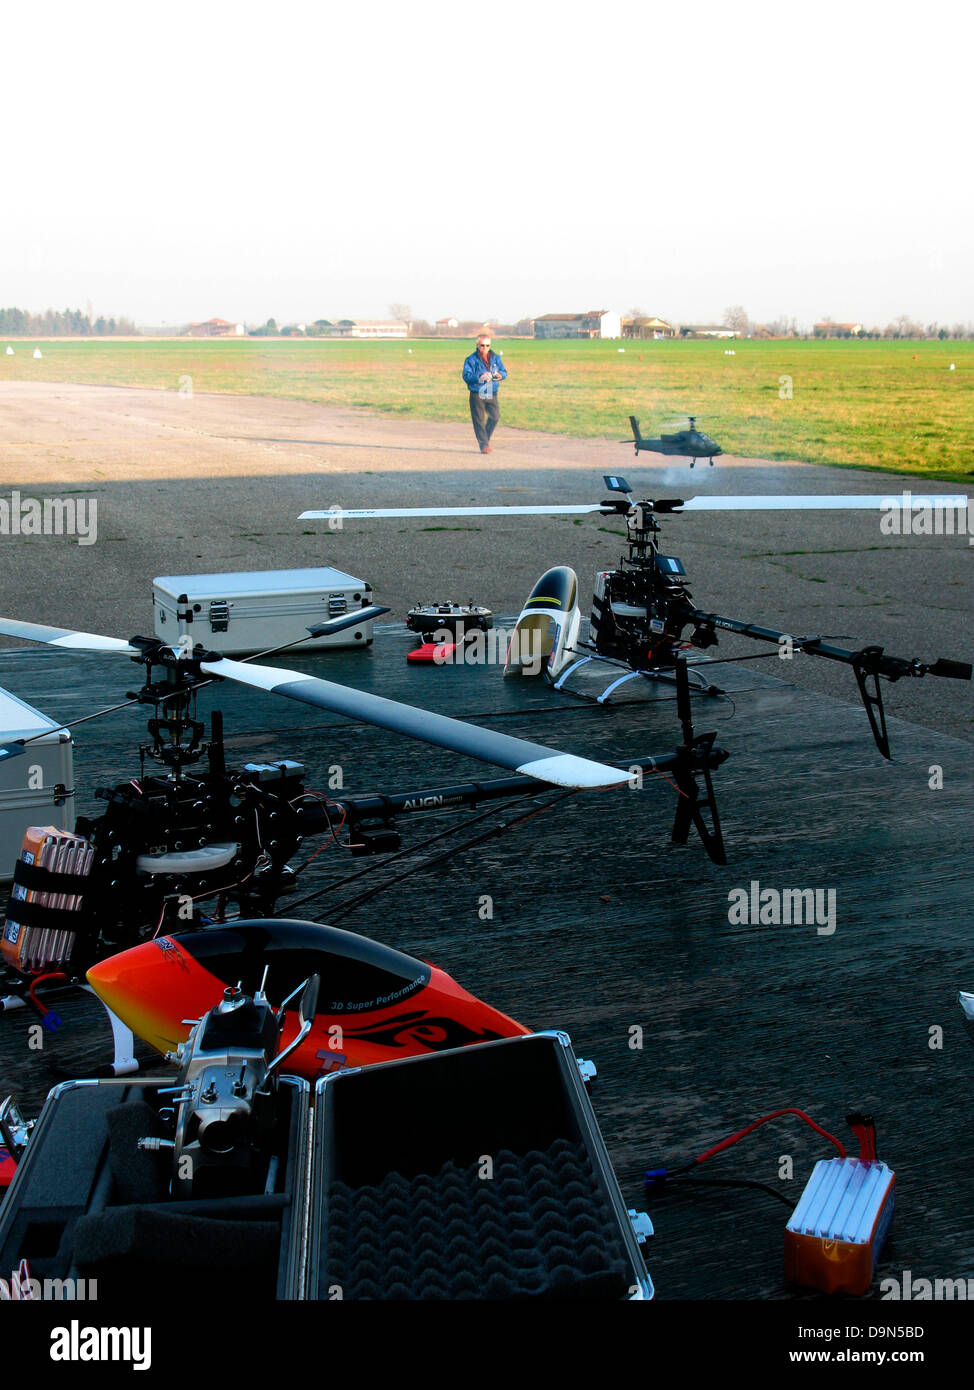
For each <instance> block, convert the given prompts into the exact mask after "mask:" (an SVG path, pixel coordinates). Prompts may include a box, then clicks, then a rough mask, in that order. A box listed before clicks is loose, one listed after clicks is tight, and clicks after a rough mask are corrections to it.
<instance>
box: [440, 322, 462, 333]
mask: <svg viewBox="0 0 974 1390" xmlns="http://www.w3.org/2000/svg"><path fill="white" fill-rule="evenodd" d="M459 327H460V320H459V319H437V320H436V331H437V333H455V332H456V331H457V329H458V328H459Z"/></svg>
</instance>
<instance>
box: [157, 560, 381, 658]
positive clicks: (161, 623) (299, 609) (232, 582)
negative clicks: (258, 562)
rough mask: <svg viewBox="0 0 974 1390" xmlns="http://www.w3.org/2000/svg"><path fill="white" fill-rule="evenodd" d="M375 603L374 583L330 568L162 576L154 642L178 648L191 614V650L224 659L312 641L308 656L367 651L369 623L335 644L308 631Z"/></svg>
mask: <svg viewBox="0 0 974 1390" xmlns="http://www.w3.org/2000/svg"><path fill="white" fill-rule="evenodd" d="M371 603H372V586H371V584H367V583H366V582H365V580H364V579H356V578H355V576H354V575H352V574H345V573H344V571H342V570H336V569H330V568H321V569H301V570H252V571H248V572H244V573H238V574H177V575H164V576H162V577H160V578H158V579H154V580H153V582H152V608H153V616H154V623H155V633H156V636H157V637H161V638H162V639H163V640H164V641H168V642H172V643H174V644H175V641H176V639H177V638H178V636H179V620H178V618H177V610H178V611H183V610H184V609H188V611H189V612H190V613H191V615H192V623H191V625H190V626H189V628H188V629H187V630H188V632H189V635H190V637H191V638H192V640H193V644H194V645H195V644H196V643H197V642H198V643H201V644H202V646H204V647H205V648H206V649H207V650H208V651H214V652H221V653H222V654H223V655H224V656H242V655H244V654H245V653H251V652H262V651H267V650H269V649H270V648H271V647H278V646H284V645H285V644H286V643H288V642H296V641H298V640H299V639H302V638H307V641H302V644H301V647H300V648H299V649H298V650H302V651H314V650H316V649H317V648H321V647H367V646H368V645H369V644H370V643H371V641H372V636H373V634H372V626H373V624H372V623H371V622H364V623H362V624H360V625H358V626H354V627H348V628H346V629H345V630H344V631H343V632H336V633H333V634H332V635H331V636H330V637H308V628H309V627H314V626H315V625H316V624H318V623H324V622H327V621H328V619H329V618H342V617H344V616H345V614H346V613H354V612H355V611H356V609H359V608H365V607H368V606H369V604H371Z"/></svg>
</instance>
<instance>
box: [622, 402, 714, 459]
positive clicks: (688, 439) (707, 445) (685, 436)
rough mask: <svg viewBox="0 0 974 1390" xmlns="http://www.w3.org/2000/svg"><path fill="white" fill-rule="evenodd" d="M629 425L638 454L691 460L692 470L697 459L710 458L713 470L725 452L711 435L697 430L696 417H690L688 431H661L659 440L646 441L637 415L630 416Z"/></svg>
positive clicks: (625, 442) (624, 441) (625, 441)
mask: <svg viewBox="0 0 974 1390" xmlns="http://www.w3.org/2000/svg"><path fill="white" fill-rule="evenodd" d="M629 423H630V425H631V426H632V435H633V439H634V441H635V445H636V453H637V454H639V453H641V452H646V453H650V454H667V455H669V456H671V457H675V458H686V459H689V460H690V467H691V468H692V467H693V465H694V464H695V463H696V461H697V459H706V458H709V460H710V466H711V468H713V466H714V459H715V458H719V457H720V455H721V454H722V453H723V452H724V451H723V449H722V448H721V447H720V445H719V444H718V443H716V442H715V441H714V440H713V439H711V437H710V435H709V434H704V433H703V431H702V430H698V429H697V420H696V416H694V415H690V416H689V417H688V421H687V428H686V429H681V430H676V431H675V432H674V433H673V434H663V433H662V431H660V437H659V439H644V438H643V436H642V434H640V432H639V421H638V420H637V419H636V417H635V415H630V416H629ZM622 442H623V443H624V444H628V442H629V441H628V440H623V441H622Z"/></svg>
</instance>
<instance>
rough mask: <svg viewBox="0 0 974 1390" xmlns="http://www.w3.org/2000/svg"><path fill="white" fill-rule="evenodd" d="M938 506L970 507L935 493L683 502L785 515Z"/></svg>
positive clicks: (686, 507) (697, 508)
mask: <svg viewBox="0 0 974 1390" xmlns="http://www.w3.org/2000/svg"><path fill="white" fill-rule="evenodd" d="M914 507H935V508H938V509H943V510H948V511H952V510H954V509H962V508H966V507H967V498H966V496H962V495H958V494H953V493H936V494H929V495H923V496H920V495H919V494H918V495H917V496H915V497H914V496H912V495H909V496H907V497H905V498H904V497H895V496H887V497H870V496H865V495H863V496H858V495H855V494H851V493H850V494H846V495H842V494H837V495H836V496H821V497H815V496H798V495H794V496H787V495H783V496H774V495H768V496H754V497H718V496H710V497H691V498H689V499H688V500H687V501H685V502H684V503H683V511H685V512H691V511H693V512H751V511H753V512H785V511H857V510H859V511H879V510H880V509H886V510H894V509H896V508H901V509H906V510H909V509H910V508H914Z"/></svg>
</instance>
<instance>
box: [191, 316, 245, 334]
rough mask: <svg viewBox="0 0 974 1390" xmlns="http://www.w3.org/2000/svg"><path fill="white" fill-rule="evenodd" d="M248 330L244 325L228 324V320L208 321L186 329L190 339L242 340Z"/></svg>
mask: <svg viewBox="0 0 974 1390" xmlns="http://www.w3.org/2000/svg"><path fill="white" fill-rule="evenodd" d="M245 332H246V329H245V328H244V326H243V324H242V323H228V322H227V320H226V319H207V320H206V322H205V323H191V324H190V325H189V327H188V328H187V329H186V336H187V337H189V338H242V337H243V335H244V333H245Z"/></svg>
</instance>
